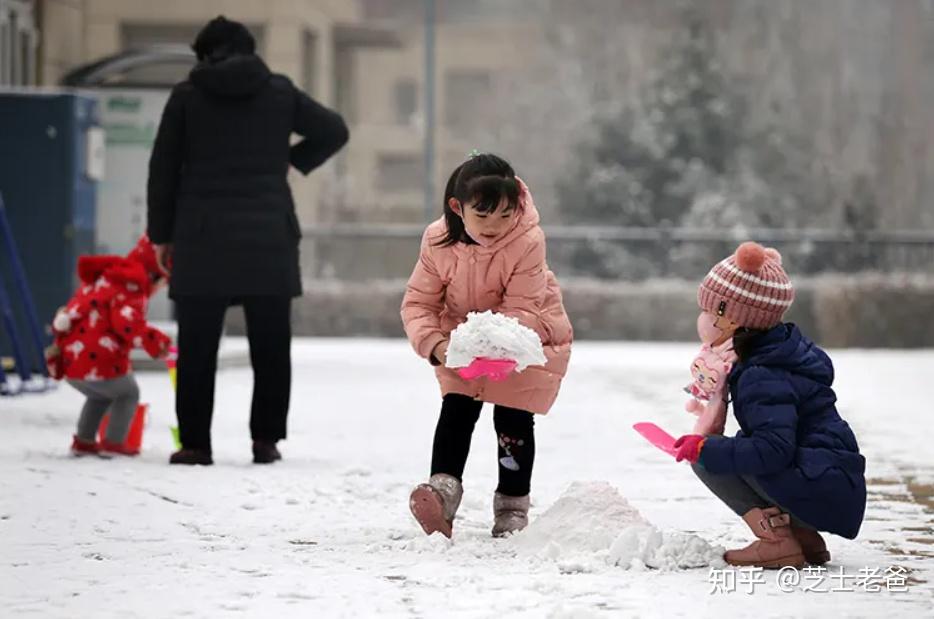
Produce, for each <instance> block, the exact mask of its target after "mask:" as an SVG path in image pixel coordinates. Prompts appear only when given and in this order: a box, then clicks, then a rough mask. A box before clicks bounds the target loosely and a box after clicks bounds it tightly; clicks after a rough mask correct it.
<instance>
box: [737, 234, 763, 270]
mask: <svg viewBox="0 0 934 619" xmlns="http://www.w3.org/2000/svg"><path fill="white" fill-rule="evenodd" d="M765 252H766V250H765V248H764V247H762V246H761V245H759V244H758V243H753V242H752V241H747V242H746V243H743V244H742V245H740V246H739V248H738V249H737V250H736V255H735V256H734V257H733V260H734V261H735V262H736V266H737V267H739V268H740V269H741V270H743V271H745V272H746V273H758V271H759V269H761V268H762V265H763V264H765V258H766V254H765Z"/></svg>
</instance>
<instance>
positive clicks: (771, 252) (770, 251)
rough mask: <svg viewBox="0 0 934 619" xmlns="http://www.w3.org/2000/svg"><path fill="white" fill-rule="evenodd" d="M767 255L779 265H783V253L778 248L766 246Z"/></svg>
mask: <svg viewBox="0 0 934 619" xmlns="http://www.w3.org/2000/svg"><path fill="white" fill-rule="evenodd" d="M765 257H766V258H768V259H769V260H771V261H772V262H774V263H776V264H777V265H778V266H781V265H782V255H781V254H780V253H778V250H777V249H775V248H774V247H766V248H765Z"/></svg>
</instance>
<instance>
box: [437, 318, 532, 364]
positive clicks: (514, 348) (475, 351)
mask: <svg viewBox="0 0 934 619" xmlns="http://www.w3.org/2000/svg"><path fill="white" fill-rule="evenodd" d="M447 354H448V359H447V363H446V364H445V365H446V366H447V367H449V368H462V367H466V366H468V365H470V364H471V362H473V360H474V359H476V358H477V357H487V358H489V359H512V360H513V361H515V362H516V371H517V372H521V371H522V370H524V369H525V368H527V367H529V366H530V365H545V363H546V362H547V361H548V360H547V359H546V358H545V352H544V350H542V341H541V339H539V337H538V334H537V333H536V332H535V331H533V330H532V329H529V328H528V327H526V326H523V325H521V324H519V320H518V319H516V318H512V317H510V316H504V315H503V314H494V313H493V312H492V311H489V310H487V311H485V312H483V313H477V312H470V313H469V314H467V322H465V323H462V324H461V325H459V326H458V327H457V328H456V329H454V331H452V332H451V343H450V345H449V346H448V353H447Z"/></svg>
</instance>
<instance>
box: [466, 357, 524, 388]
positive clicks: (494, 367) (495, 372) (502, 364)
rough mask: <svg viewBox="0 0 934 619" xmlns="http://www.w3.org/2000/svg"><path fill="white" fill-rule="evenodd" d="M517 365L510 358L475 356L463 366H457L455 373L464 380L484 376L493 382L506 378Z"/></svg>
mask: <svg viewBox="0 0 934 619" xmlns="http://www.w3.org/2000/svg"><path fill="white" fill-rule="evenodd" d="M516 365H518V364H517V363H516V362H515V361H513V360H512V359H490V358H488V357H477V358H476V359H474V360H473V361H471V362H470V365H468V366H467V367H465V368H459V369H458V370H457V374H458V375H459V376H460V377H461V378H463V379H464V380H474V379H476V378H480V377H482V376H486V377H487V378H489V379H490V380H491V381H493V382H499V381H501V380H506V379H507V378H509V375H510V374H512V371H513V370H515V369H516Z"/></svg>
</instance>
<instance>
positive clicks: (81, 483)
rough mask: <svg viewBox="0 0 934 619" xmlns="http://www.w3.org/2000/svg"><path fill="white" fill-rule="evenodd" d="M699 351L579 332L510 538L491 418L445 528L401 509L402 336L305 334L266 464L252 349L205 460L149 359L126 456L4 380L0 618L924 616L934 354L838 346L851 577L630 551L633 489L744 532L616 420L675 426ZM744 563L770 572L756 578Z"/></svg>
mask: <svg viewBox="0 0 934 619" xmlns="http://www.w3.org/2000/svg"><path fill="white" fill-rule="evenodd" d="M232 344H233V345H234V346H237V345H239V346H243V342H240V341H234V342H232ZM695 351H696V346H694V345H665V344H630V343H605V344H599V343H582V344H578V345H577V346H576V347H575V351H574V355H573V358H572V362H571V373H570V374H569V376H568V378H567V380H566V382H565V385H564V388H563V391H562V394H561V397H560V398H559V400H558V403H557V405H556V407H555V409H554V411H553V413H552V414H551V415H549V416H548V417H547V418H540V419H539V421H538V424H537V451H538V458H537V462H536V470H535V476H534V478H533V507H532V518H533V525H532V527H530V529H529V530H527V531H526V532H525V533H523V534H520V535H519V536H517V537H515V538H513V539H506V540H495V539H492V538H491V537H490V535H489V529H490V526H491V520H492V518H491V513H490V512H491V503H492V493H493V489H494V486H495V473H496V466H495V465H496V460H495V440H494V435H493V429H492V422H491V419H490V415H488V414H487V415H485V416H484V417H483V418H482V419H481V422H480V423H479V424H478V428H477V433H476V434H475V438H474V444H473V451H472V453H471V457H470V461H469V463H468V467H467V472H466V475H465V478H466V494H465V497H464V503H463V507H462V509H461V512H460V515H459V518H458V520H457V522H456V524H455V539H454V540H453V542H449V541H447V540H445V539H443V538H441V537H439V536H437V535H436V536H434V537H432V538H426V537H425V536H424V535H423V534H422V533H421V530H420V529H419V528H418V527H417V525H416V524H415V523H414V521H413V520H412V518H411V516H410V514H409V512H408V505H407V498H408V493H409V490H410V489H411V487H412V485H413V484H415V483H416V482H419V481H421V480H423V479H424V477H425V476H426V474H427V470H428V463H429V458H430V450H431V437H432V432H433V430H434V423H435V419H436V414H437V410H438V405H439V397H438V393H437V387H436V384H435V381H434V378H433V375H432V372H431V370H430V368H429V367H428V366H427V364H425V363H424V362H423V361H420V360H419V359H417V358H416V357H415V356H414V355H413V354H412V353H411V352H410V350H409V348H408V345H407V344H406V343H405V342H402V341H374V340H299V341H296V343H295V347H294V354H293V358H294V362H295V368H294V386H293V393H292V412H291V416H290V437H289V440H288V441H286V442H285V443H283V444H282V451H283V453H284V456H285V460H284V461H283V462H280V463H277V464H275V465H273V466H268V467H258V466H254V465H252V464H250V442H249V435H248V429H247V419H248V409H249V398H250V390H251V375H250V370H249V369H228V370H223V371H222V372H221V373H220V375H219V377H218V384H217V387H218V388H217V403H216V407H215V416H214V449H215V461H216V465H215V466H213V467H206V468H204V467H197V468H188V467H169V466H168V465H167V459H168V455H169V453H170V451H171V449H172V441H171V437H170V432H169V427H170V426H171V425H173V424H174V413H173V407H172V402H173V395H172V390H171V387H170V385H169V381H168V378H167V376H166V375H165V374H164V373H145V374H141V375H140V383H141V386H142V391H143V399H144V401H148V402H150V403H151V405H152V415H151V419H150V423H149V425H148V427H147V430H146V436H145V441H144V453H143V454H142V456H140V457H139V458H137V459H129V460H128V459H114V460H109V461H105V460H100V459H80V460H77V459H72V458H70V457H68V456H67V452H66V449H67V447H68V444H69V441H70V436H71V432H72V430H73V426H74V422H75V420H76V418H77V413H78V408H79V406H80V403H81V398H80V397H79V395H78V394H77V393H76V392H74V391H72V390H71V389H70V388H68V387H67V386H63V387H61V388H59V389H58V390H56V391H54V392H52V393H50V394H47V395H30V396H21V397H17V398H4V399H0V420H2V426H0V427H2V429H3V440H2V441H0V616H3V617H21V616H23V617H29V616H34V617H81V616H94V617H120V618H121V619H125V618H129V617H168V616H178V617H185V616H190V617H219V616H230V617H239V616H242V617H341V616H346V617H368V616H386V617H500V616H510V617H600V616H612V617H630V616H640V617H655V616H657V617H692V618H697V617H704V616H712V617H732V616H736V617H750V616H755V617H765V616H775V617H786V616H796V617H805V616H821V617H842V616H853V617H880V616H883V615H892V616H899V617H924V616H934V586H932V578H934V569H932V561H934V559H932V558H931V557H932V550H934V546H932V545H931V541H932V539H931V538H932V522H934V519H932V511H931V508H932V503H931V501H932V497H931V494H932V493H931V484H932V483H934V450H932V449H931V447H930V441H931V440H932V438H934V416H932V412H934V410H932V407H931V395H930V394H931V389H932V379H934V351H919V352H894V351H892V352H887V351H881V352H869V351H840V352H836V353H832V356H833V357H834V360H835V362H836V366H837V388H838V394H839V396H840V408H841V411H842V413H843V415H844V417H845V418H846V419H847V420H848V421H850V422H851V424H852V425H853V426H854V428H855V430H856V433H857V436H858V438H859V439H860V442H861V445H862V448H863V450H864V453H865V454H866V456H867V458H868V471H867V476H868V477H869V479H870V480H871V487H870V503H869V508H868V512H867V519H866V522H865V524H864V526H863V530H862V532H861V535H860V538H859V539H858V540H857V541H855V542H851V541H847V540H843V539H841V538H831V539H830V540H829V545H830V550H831V553H832V554H833V561H832V563H831V565H830V566H829V567H830V572H831V573H836V574H839V573H840V570H841V569H842V570H843V573H844V574H845V575H846V576H848V577H851V578H850V580H841V579H840V578H837V579H831V578H830V577H829V576H827V577H825V578H823V579H822V580H821V579H820V576H819V575H811V576H807V575H805V576H803V577H802V582H801V583H800V584H799V585H797V586H794V585H793V583H792V584H786V586H785V588H787V589H791V592H784V591H783V590H782V588H780V587H779V585H778V584H777V583H776V581H775V577H776V575H775V573H774V572H767V573H764V574H762V575H757V574H756V573H754V572H745V573H734V574H733V576H734V577H735V578H736V587H735V589H736V590H735V591H733V592H719V593H710V591H711V590H712V589H714V580H715V577H719V578H729V576H724V575H722V574H720V575H719V576H718V575H717V573H716V572H714V573H713V574H712V573H711V568H710V567H703V568H695V569H675V570H654V569H643V568H641V564H640V563H639V561H638V560H637V561H635V562H634V565H635V567H634V568H632V569H626V567H628V566H630V565H632V564H633V562H631V561H630V562H629V563H626V561H628V559H630V558H631V557H628V555H627V554H626V552H627V551H628V550H632V549H633V548H635V546H638V544H639V543H643V544H644V543H645V539H644V536H643V539H642V540H641V541H640V540H639V539H636V538H635V537H634V536H635V535H636V534H635V533H633V530H632V529H626V530H624V529H625V528H626V526H627V525H629V524H632V522H630V521H627V520H626V518H623V517H619V516H615V515H614V514H630V515H632V512H631V510H632V509H634V510H638V512H639V513H640V514H641V516H642V518H644V520H646V521H648V522H649V523H651V525H654V526H655V527H657V528H658V530H659V531H660V532H661V534H662V535H663V536H666V537H665V539H666V540H667V539H675V538H677V539H682V541H683V537H678V534H684V533H694V534H696V535H697V536H699V537H700V538H702V540H695V541H696V542H697V543H698V544H700V546H699V547H701V548H702V549H703V548H706V546H705V543H709V544H712V545H714V546H716V545H722V546H725V547H730V546H734V545H737V544H744V543H745V542H746V541H748V539H749V533H748V532H747V531H746V530H745V529H744V526H743V525H742V523H741V522H740V520H739V519H738V518H736V517H735V516H733V514H732V513H730V512H729V511H728V510H727V509H726V508H725V507H723V506H722V505H721V504H720V503H719V502H718V501H717V500H716V499H715V498H714V497H712V496H711V495H709V494H708V493H707V492H706V490H705V489H704V488H703V486H702V485H701V484H700V483H699V482H698V481H697V480H696V479H695V478H694V477H693V475H692V473H691V471H690V470H689V468H688V467H687V466H685V465H683V464H676V463H674V462H673V461H672V460H671V459H670V458H669V457H668V456H666V455H665V454H663V453H662V452H660V451H658V450H656V449H654V448H653V447H651V446H650V445H649V444H648V443H646V442H645V441H644V440H643V439H642V438H641V437H640V436H639V435H638V434H636V433H635V432H633V431H632V430H631V428H630V426H631V425H632V423H634V422H637V421H649V420H651V421H655V422H657V423H659V424H660V425H662V426H663V427H665V428H667V429H669V431H671V432H672V433H681V432H688V431H689V430H690V428H691V426H692V424H693V420H694V418H693V417H691V416H690V415H688V414H687V413H684V412H683V408H682V407H683V403H684V397H685V396H684V394H683V393H682V392H681V387H682V386H683V385H684V384H685V382H686V380H687V377H688V370H687V368H688V364H689V363H690V360H691V359H692V358H693V357H692V355H693V353H694V352H695ZM734 427H735V423H733V422H732V421H731V425H730V426H729V427H728V431H730V432H732V431H733V429H734ZM575 481H579V482H583V484H578V485H575V486H574V487H573V488H572V489H571V490H570V491H569V487H570V486H571V484H572V482H575ZM614 489H615V491H618V494H616V492H615V491H614ZM568 492H570V493H569V494H568ZM582 492H583V494H581V493H582ZM588 496H589V497H591V498H593V499H594V500H592V501H586V500H582V499H581V497H588ZM626 502H628V507H627V506H626V505H625V503H626ZM575 503H577V504H579V505H580V507H579V508H578V511H577V514H579V516H580V517H579V518H577V517H576V515H575V511H574V510H575V507H574V506H575ZM552 507H553V508H554V509H549V508H552ZM604 513H605V514H607V515H606V516H605V517H604V516H601V515H600V514H604ZM543 514H545V516H543ZM540 516H541V517H542V518H541V520H540V521H538V522H535V519H536V517H540ZM636 519H637V518H636V516H634V515H633V517H632V518H631V519H630V520H632V521H635V520H636ZM556 523H557V524H556ZM621 534H622V535H621ZM627 535H628V536H629V537H626V536H627ZM636 537H638V536H636ZM607 544H610V545H612V546H613V547H612V548H608V547H607ZM634 545H635V546H634ZM620 556H626V557H627V559H626V560H624V561H617V560H615V559H619V557H620ZM616 562H619V563H626V565H624V566H617V565H614V563H616ZM890 566H901V567H904V568H907V569H908V570H910V579H909V581H908V584H907V589H908V590H907V592H899V591H886V588H887V585H888V587H891V588H899V584H900V583H899V582H898V581H897V580H896V579H890V580H889V581H888V582H886V581H885V580H884V578H885V570H886V568H888V567H890ZM866 568H869V569H870V570H873V569H876V568H878V569H879V571H878V572H877V575H878V577H879V578H882V579H883V580H881V581H878V580H877V581H876V582H881V588H882V591H879V592H867V591H865V589H866V586H865V584H862V583H857V582H856V581H855V578H856V577H857V576H859V575H860V570H864V569H866ZM750 578H761V579H762V580H764V583H762V584H755V585H753V586H752V588H753V590H754V593H753V594H752V595H749V594H748V593H747V591H748V590H749V588H750V585H748V584H744V583H746V581H748V580H749V579H750ZM725 582H726V583H727V584H726V586H725V587H723V588H724V589H727V590H729V589H730V588H731V586H730V584H729V580H726V581H725ZM805 587H812V588H815V589H818V590H819V591H825V592H823V593H821V592H815V591H807V592H806V591H804V590H803V589H804V588H805ZM831 588H837V589H840V588H849V589H856V590H855V591H836V592H829V590H830V589H831Z"/></svg>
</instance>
